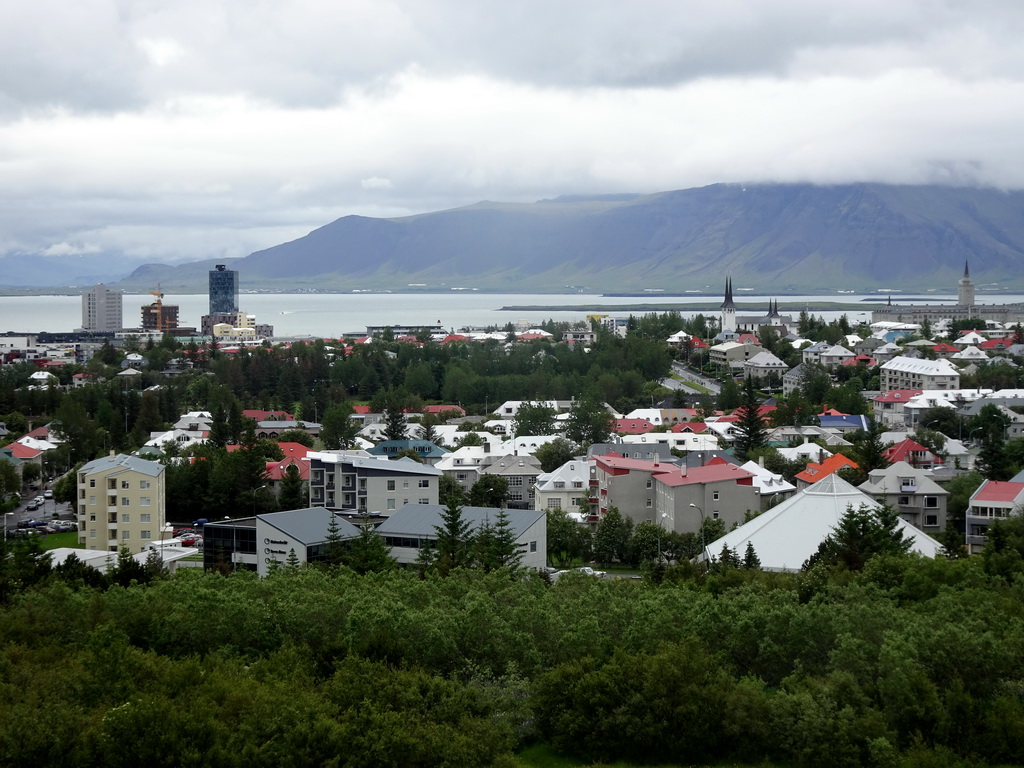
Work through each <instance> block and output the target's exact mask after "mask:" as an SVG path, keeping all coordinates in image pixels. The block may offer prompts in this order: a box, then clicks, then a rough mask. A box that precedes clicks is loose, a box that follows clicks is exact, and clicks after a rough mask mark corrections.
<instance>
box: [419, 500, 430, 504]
mask: <svg viewBox="0 0 1024 768" xmlns="http://www.w3.org/2000/svg"><path fill="white" fill-rule="evenodd" d="M419 503H420V504H429V503H430V499H420V500H419Z"/></svg>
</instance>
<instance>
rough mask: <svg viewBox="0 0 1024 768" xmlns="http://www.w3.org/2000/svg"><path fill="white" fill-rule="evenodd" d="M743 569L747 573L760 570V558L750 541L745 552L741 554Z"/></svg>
mask: <svg viewBox="0 0 1024 768" xmlns="http://www.w3.org/2000/svg"><path fill="white" fill-rule="evenodd" d="M743 567H744V568H746V569H747V570H749V571H759V570H761V558H759V557H758V556H757V552H755V551H754V543H753V542H752V541H748V542H747V551H746V552H745V553H744V554H743Z"/></svg>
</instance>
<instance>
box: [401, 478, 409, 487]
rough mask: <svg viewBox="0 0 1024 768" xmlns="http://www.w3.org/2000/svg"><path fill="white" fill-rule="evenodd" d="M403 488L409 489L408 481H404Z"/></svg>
mask: <svg viewBox="0 0 1024 768" xmlns="http://www.w3.org/2000/svg"><path fill="white" fill-rule="evenodd" d="M402 487H403V488H408V487H409V481H408V480H403V481H402Z"/></svg>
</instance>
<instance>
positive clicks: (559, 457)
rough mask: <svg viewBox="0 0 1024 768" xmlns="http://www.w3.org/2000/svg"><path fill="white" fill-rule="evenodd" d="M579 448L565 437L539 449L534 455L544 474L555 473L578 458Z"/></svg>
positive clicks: (557, 438) (558, 438) (545, 444)
mask: <svg viewBox="0 0 1024 768" xmlns="http://www.w3.org/2000/svg"><path fill="white" fill-rule="evenodd" d="M578 452H579V446H578V445H576V444H575V443H573V442H572V441H570V440H566V439H565V438H564V437H556V438H555V439H554V440H552V441H551V442H549V443H544V445H542V446H540V447H538V448H537V450H536V451H534V452H533V455H534V456H535V457H536V459H537V460H538V461H539V462H540V468H541V471H543V472H554V471H555V470H556V469H558V468H559V467H560V466H562V465H563V464H565V463H567V462H570V461H572V460H573V459H574V458H576V454H577V453H578Z"/></svg>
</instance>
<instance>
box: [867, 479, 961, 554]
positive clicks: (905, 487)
mask: <svg viewBox="0 0 1024 768" xmlns="http://www.w3.org/2000/svg"><path fill="white" fill-rule="evenodd" d="M857 487H858V488H859V489H860V490H861V491H863V492H864V493H866V494H868V495H869V496H871V497H872V498H873V499H874V500H875V501H877V502H878V503H880V504H888V505H889V506H890V507H892V508H893V509H895V510H896V511H897V512H898V513H899V516H900V517H902V518H903V519H904V520H906V521H907V522H908V523H910V524H911V525H912V526H914V527H915V528H918V529H920V530H922V531H925V532H926V533H929V534H931V535H932V536H937V535H938V534H939V533H941V532H942V531H944V530H945V528H946V501H947V499H948V497H949V491H947V490H946V489H945V488H943V487H942V486H940V485H939V484H938V483H936V482H935V481H934V480H933V479H932V478H931V473H930V472H929V471H928V470H927V469H922V468H920V467H914V466H911V465H910V464H908V463H907V462H905V461H896V462H893V463H892V464H890V465H889V466H888V467H886V468H885V469H874V470H872V471H871V472H869V473H868V479H867V481H865V482H863V483H861V484H860V485H859V486H857Z"/></svg>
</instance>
